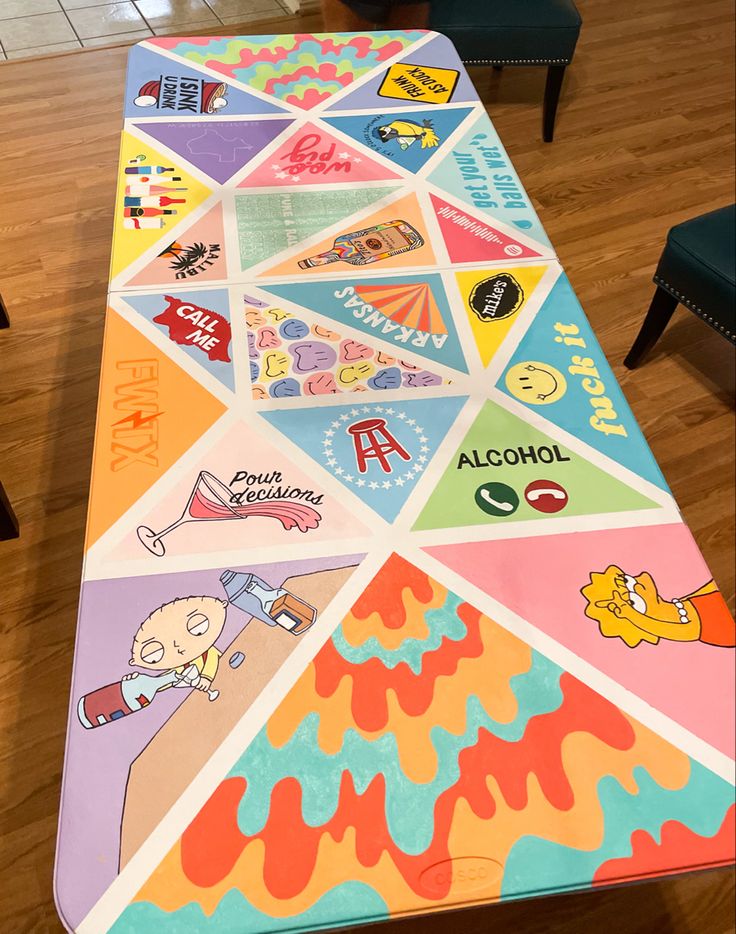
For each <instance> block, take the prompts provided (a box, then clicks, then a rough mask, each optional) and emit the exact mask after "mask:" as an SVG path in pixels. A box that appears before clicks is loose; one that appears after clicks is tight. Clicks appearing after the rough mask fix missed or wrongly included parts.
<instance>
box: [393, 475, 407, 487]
mask: <svg viewBox="0 0 736 934" xmlns="http://www.w3.org/2000/svg"><path fill="white" fill-rule="evenodd" d="M405 482H406V481H405V480H404V478H403V477H397V478H396V479H395V480H394V483H395V484H396V486H403V485H404V483H405Z"/></svg>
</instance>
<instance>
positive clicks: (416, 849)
mask: <svg viewBox="0 0 736 934" xmlns="http://www.w3.org/2000/svg"><path fill="white" fill-rule="evenodd" d="M561 674H562V670H561V669H560V668H559V667H558V666H557V665H555V664H553V663H552V662H550V661H549V660H548V659H547V658H545V657H544V656H543V655H540V654H538V653H537V652H533V653H532V663H531V666H530V668H529V670H528V671H526V672H524V673H522V674H519V675H515V676H514V677H513V678H511V688H512V690H513V692H514V694H515V696H516V699H517V702H518V710H517V713H516V716H515V718H514V720H513V721H512V722H511V723H498V722H496V721H495V720H493V719H492V717H490V716H489V714H488V713H487V712H486V710H485V709H484V708H483V706H482V705H481V703H480V701H479V700H478V698H477V697H475V696H474V695H471V696H469V697H468V699H467V702H466V727H465V730H464V732H463V733H461V734H460V735H456V734H453V733H450V732H449V731H447V730H445V729H443V728H442V727H440V726H435V727H434V728H433V729H432V731H431V739H432V744H433V745H434V748H435V751H436V753H437V759H438V767H437V771H436V773H435V775H434V777H433V779H432V780H431V781H429V782H426V783H423V784H415V783H414V782H412V781H410V780H409V779H408V778H407V777H406V775H405V774H404V772H403V770H402V769H401V765H400V762H399V755H398V749H397V744H396V738H395V736H394V735H393V734H392V733H385V734H383V735H382V736H380V737H378V738H377V739H375V740H368V739H365V738H363V737H362V736H361V735H360V734H359V733H357V732H356V731H355V730H352V729H351V730H347V731H346V732H345V735H344V738H343V744H342V747H341V748H340V750H339V751H338V752H337V753H336V754H334V755H326V754H325V753H324V752H323V751H322V750H321V749H320V747H319V744H318V742H317V733H318V727H319V715H318V714H316V713H310V714H308V715H307V716H306V717H305V718H304V720H303V721H302V722H301V723H300V724H299V727H298V728H297V730H296V731H295V732H294V734H293V735H292V737H291V739H290V740H289V742H288V743H286V745H284V746H282V747H281V748H280V749H275V748H274V747H273V746H271V744H270V743H269V741H268V738H267V736H266V732H265V729H264V730H262V731H261V732H260V733H259V734H258V736H257V737H256V738H255V740H254V741H253V742H252V743H251V745H250V747H249V748H248V749H247V750H246V752H245V753H244V755H243V756H242V757H241V759H240V760H239V761H238V762H237V763H236V765H235V766H234V767H233V769H232V770H231V772H230V775H231V776H240V777H243V778H245V779H246V782H247V789H246V791H245V794H244V795H243V798H242V799H241V801H240V805H239V807H238V826H239V828H240V830H241V831H242V833H244V834H246V835H249V836H252V835H254V834H257V833H258V832H259V831H260V830H262V829H263V827H264V825H265V823H266V820H267V818H268V811H269V807H270V802H271V793H272V791H273V788H274V786H275V785H276V784H277V783H278V782H279V781H281V780H282V779H284V778H287V777H294V778H296V780H297V781H298V782H299V784H300V786H301V789H302V817H303V819H304V822H305V823H306V824H307V825H308V826H311V827H319V826H322V825H324V824H325V823H327V822H328V821H329V820H330V818H331V817H332V816H333V815H334V813H335V811H336V810H337V806H338V799H339V792H340V784H341V781H342V776H343V774H344V773H345V772H347V773H349V774H350V775H351V776H352V780H353V784H354V786H355V789H356V791H357V792H358V794H362V793H363V792H364V791H365V789H366V788H367V787H368V785H369V784H370V783H371V782H372V781H373V779H374V778H375V777H376V776H377V775H382V776H383V777H384V779H385V785H386V823H387V826H388V829H389V832H390V834H391V837H392V839H393V840H394V842H395V844H396V845H397V846H398V847H399V848H400V849H401V850H403V851H404V852H405V853H407V854H410V855H418V854H419V853H423V852H424V851H425V850H426V849H427V847H428V846H429V845H430V843H431V841H432V837H433V834H434V809H435V804H436V802H437V799H438V798H439V796H440V795H441V794H442V793H443V792H444V791H446V790H447V789H448V788H450V787H451V786H452V785H454V784H455V782H457V780H458V778H459V775H460V770H459V764H458V757H459V755H460V753H461V752H462V750H463V749H466V748H467V747H468V746H472V745H474V744H475V743H476V742H477V739H478V732H479V730H481V729H485V730H488V731H489V732H490V733H492V734H493V735H494V736H497V737H498V738H499V739H501V740H503V741H504V742H507V743H515V742H517V741H518V740H519V739H521V737H522V736H523V735H524V731H525V730H526V726H527V723H528V722H529V720H530V719H531V718H532V717H534V716H538V715H540V714H544V713H549V712H551V711H553V710H557V709H558V707H559V706H560V704H561V703H562V700H563V695H562V691H561V689H560V676H561ZM509 755H513V750H512V749H510V750H509Z"/></svg>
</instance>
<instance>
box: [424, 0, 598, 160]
mask: <svg viewBox="0 0 736 934" xmlns="http://www.w3.org/2000/svg"><path fill="white" fill-rule="evenodd" d="M581 24H582V20H581V18H580V14H579V13H578V10H577V7H576V6H575V4H574V3H573V0H476V2H475V3H473V4H471V3H469V2H468V0H432V7H431V26H432V29H434V30H436V31H437V32H442V33H444V34H445V35H446V36H448V37H449V38H450V39H451V40H452V41H453V43H454V44H455V48H456V49H457V50H458V52H459V54H460V58H461V59H462V60H463V62H464V63H465V64H466V65H492V66H493V67H494V68H495V69H496V70H497V71H500V70H501V69H502V68H503V66H504V65H544V66H546V67H547V84H546V87H545V91H544V110H543V117H542V136H543V138H544V141H545V143H551V142H552V138H553V136H554V132H555V115H556V113H557V104H558V102H559V100H560V90H561V88H562V80H563V78H564V77H565V69H566V68H567V66H568V65H569V64H570V62H571V61H572V56H573V53H574V52H575V45H576V43H577V41H578V36H579V35H580V26H581Z"/></svg>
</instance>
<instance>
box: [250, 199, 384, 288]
mask: <svg viewBox="0 0 736 934" xmlns="http://www.w3.org/2000/svg"><path fill="white" fill-rule="evenodd" d="M396 190H397V189H396V188H340V189H331V190H327V191H283V192H273V193H271V194H258V193H257V192H239V193H238V194H236V195H235V213H236V218H237V225H238V244H239V247H240V265H241V269H243V270H245V269H249V268H250V267H251V266H255V265H257V264H258V263H261V262H263V261H264V260H267V259H269V258H270V257H272V256H275V255H276V254H277V253H281V252H283V251H284V250H286V249H287V248H288V247H297V245H298V244H299V243H300V242H301V241H302V240H305V239H307V237H311V236H313V235H314V234H316V233H318V232H319V231H321V230H324V228H325V227H327V226H330V225H331V224H336V223H337V222H338V221H340V220H342V219H343V218H346V217H350V216H351V215H352V214H355V213H356V212H358V211H362V210H365V208H367V207H369V206H370V205H371V204H374V203H375V202H376V201H380V199H381V198H384V197H386V195H388V194H390V193H391V192H394V191H396ZM293 266H294V268H295V269H297V270H298V269H299V267H298V266H297V265H296V261H294V262H293ZM289 268H290V269H291V264H290V266H289Z"/></svg>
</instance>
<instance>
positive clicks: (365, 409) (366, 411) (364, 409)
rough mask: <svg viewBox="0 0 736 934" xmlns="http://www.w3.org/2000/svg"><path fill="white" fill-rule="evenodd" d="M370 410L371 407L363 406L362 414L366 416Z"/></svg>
mask: <svg viewBox="0 0 736 934" xmlns="http://www.w3.org/2000/svg"><path fill="white" fill-rule="evenodd" d="M370 410H371V407H370V406H369V405H364V406H363V413H364V414H366V415H367V414H368V413H369V412H370Z"/></svg>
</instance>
